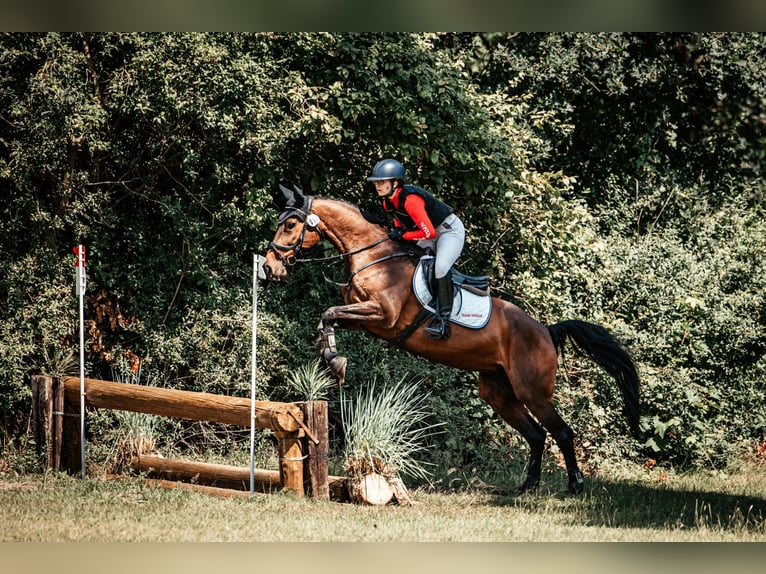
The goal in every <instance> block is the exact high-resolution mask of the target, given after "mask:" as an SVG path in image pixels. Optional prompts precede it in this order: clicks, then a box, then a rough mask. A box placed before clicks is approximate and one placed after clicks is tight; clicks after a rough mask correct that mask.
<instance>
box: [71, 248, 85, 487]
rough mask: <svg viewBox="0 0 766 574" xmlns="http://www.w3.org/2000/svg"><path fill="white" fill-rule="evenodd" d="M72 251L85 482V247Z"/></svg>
mask: <svg viewBox="0 0 766 574" xmlns="http://www.w3.org/2000/svg"><path fill="white" fill-rule="evenodd" d="M72 251H74V254H75V255H76V256H77V261H75V264H74V266H75V269H76V270H77V273H76V276H75V281H76V284H75V292H76V294H77V297H78V299H79V302H80V460H81V461H82V478H83V480H85V283H86V279H85V246H84V245H78V246H77V247H74V248H73V249H72Z"/></svg>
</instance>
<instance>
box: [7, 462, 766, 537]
mask: <svg viewBox="0 0 766 574" xmlns="http://www.w3.org/2000/svg"><path fill="white" fill-rule="evenodd" d="M559 474H560V473H559ZM559 474H555V475H549V476H546V477H545V484H546V487H545V488H543V489H541V491H540V492H538V493H537V494H534V495H530V494H524V495H497V494H491V493H488V492H484V491H479V490H475V491H463V492H455V493H429V492H425V491H417V490H416V491H414V492H411V493H410V494H411V496H412V498H413V500H414V501H415V505H414V506H413V507H400V506H396V505H388V506H382V507H365V506H357V505H352V504H341V503H337V502H318V501H315V500H312V499H298V498H296V497H294V496H292V495H290V494H287V493H279V494H273V495H261V496H256V497H255V498H253V499H252V500H247V499H244V500H243V499H221V498H213V497H209V496H205V495H202V494H197V493H188V492H181V491H166V490H163V489H159V488H153V487H148V486H145V485H144V484H142V483H141V482H140V481H138V480H125V481H123V480H121V481H104V480H100V479H88V480H85V481H82V480H80V479H78V478H76V477H69V476H66V475H60V474H48V475H44V476H43V475H26V476H11V475H10V473H4V474H0V524H3V525H4V527H3V528H2V530H1V531H0V532H2V534H0V541H5V542H11V541H29V542H53V541H97V542H114V541H162V542H170V541H184V542H191V541H257V542H356V541H370V542H372V541H375V542H392V541H399V542H419V541H434V542H458V541H459V542H478V541H482V542H491V541H506V542H511V541H512V542H526V541H561V542H563V541H566V542H572V541H631V542H632V541H640V542H645V541H675V542H708V541H747V542H751V541H760V542H764V541H766V527H765V526H764V518H766V472H764V468H763V466H756V465H749V466H741V467H738V468H733V469H731V470H729V471H728V472H720V471H717V472H697V473H693V474H688V475H683V476H681V475H674V474H672V473H671V474H670V475H665V474H661V473H659V472H656V473H655V472H644V471H642V470H634V471H632V474H633V475H634V476H632V477H619V476H612V477H606V476H604V474H606V473H602V476H601V477H597V478H591V479H589V480H588V482H587V485H586V490H585V492H584V494H583V495H582V496H580V497H572V496H569V495H567V494H566V493H565V490H566V485H565V483H564V480H565V478H564V477H563V475H562V476H559ZM613 474H614V473H613Z"/></svg>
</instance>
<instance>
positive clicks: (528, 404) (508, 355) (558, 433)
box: [263, 185, 640, 494]
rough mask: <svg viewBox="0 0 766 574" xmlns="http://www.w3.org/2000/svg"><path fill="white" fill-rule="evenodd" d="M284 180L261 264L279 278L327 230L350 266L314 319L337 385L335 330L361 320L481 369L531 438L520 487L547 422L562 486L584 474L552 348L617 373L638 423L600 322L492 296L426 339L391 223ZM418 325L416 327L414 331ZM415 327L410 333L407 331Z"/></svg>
mask: <svg viewBox="0 0 766 574" xmlns="http://www.w3.org/2000/svg"><path fill="white" fill-rule="evenodd" d="M280 188H281V190H282V192H283V194H284V195H285V198H286V199H287V206H286V208H285V210H284V211H283V212H282V213H281V215H280V216H279V219H278V225H277V231H276V234H275V236H274V239H273V241H272V242H271V244H270V245H269V250H268V253H267V255H266V257H265V261H264V265H263V270H264V272H265V274H266V277H267V278H268V279H269V280H272V281H279V280H281V279H283V278H284V277H286V276H287V273H288V269H289V268H290V267H291V266H292V265H293V264H294V263H295V262H296V261H298V260H299V257H300V256H301V254H302V252H303V251H305V250H308V249H310V248H312V247H313V246H315V245H316V244H317V243H319V242H320V241H321V240H322V239H323V238H326V239H327V240H328V241H329V242H330V243H332V244H333V245H334V246H335V248H336V249H337V251H338V253H339V255H338V256H337V257H338V259H339V260H342V261H343V262H344V264H345V267H346V277H347V281H346V282H345V284H343V285H342V286H341V293H342V296H343V301H344V304H343V305H338V306H333V307H330V308H328V309H327V310H325V311H324V313H323V314H322V316H321V319H320V321H319V325H318V327H317V331H318V338H317V341H318V351H319V354H320V356H321V357H323V358H324V359H325V360H326V361H327V362H328V364H329V366H330V369H331V371H332V373H333V375H334V376H335V377H336V378H337V380H338V384H339V385H341V384H342V383H343V378H344V377H345V370H346V358H345V357H342V356H341V355H339V354H338V351H337V348H336V343H335V336H334V333H335V329H336V328H342V329H351V330H359V329H362V330H364V331H366V332H368V333H370V334H371V335H373V336H375V337H378V338H380V339H383V340H386V341H388V342H390V343H395V344H397V345H398V346H400V347H401V348H403V349H405V350H407V351H409V352H411V353H414V354H416V355H419V356H421V357H424V358H426V359H428V360H430V361H433V362H436V363H441V364H444V365H447V366H450V367H454V368H457V369H462V370H467V371H477V372H478V373H479V396H481V398H482V399H484V400H485V401H486V402H487V403H489V405H491V407H492V409H493V410H494V411H495V412H496V413H497V414H498V415H499V416H500V417H501V418H502V419H503V420H505V421H506V422H507V423H508V424H509V425H511V427H513V428H514V429H516V430H517V431H518V432H519V433H520V434H521V436H523V437H524V439H525V440H526V441H527V443H529V447H530V457H529V462H528V464H527V469H526V478H525V480H524V483H523V484H522V485H521V487H520V490H521V491H528V490H534V489H536V488H537V487H538V485H539V482H540V476H541V469H542V457H543V452H544V448H545V437H546V430H547V432H550V433H551V435H552V436H553V438H554V439H555V441H556V443H557V444H558V446H559V448H560V449H561V453H562V454H563V456H564V461H565V464H566V471H567V477H568V488H569V490H570V491H571V492H573V493H575V494H579V493H580V492H582V490H583V486H584V480H583V476H582V473H581V472H580V469H579V468H578V465H577V460H576V457H575V449H574V433H573V431H572V429H571V428H570V427H569V425H568V424H567V423H566V422H565V421H564V420H563V419H562V418H561V416H559V414H558V413H557V412H556V409H555V408H554V406H553V400H552V398H553V392H554V382H555V379H556V371H557V367H558V353H559V352H562V353H563V348H564V344H565V342H566V341H567V340H569V341H570V344H572V346H573V347H574V348H575V349H576V350H577V351H579V352H580V353H582V354H584V355H586V356H587V357H589V358H590V359H591V360H593V361H594V362H595V363H596V364H598V365H599V366H600V367H602V368H603V369H604V370H605V371H606V372H607V373H608V374H610V375H611V376H612V377H613V378H614V379H615V381H616V382H617V384H618V386H619V388H620V391H621V393H622V397H623V401H624V412H625V415H626V417H627V419H628V422H629V425H630V428H631V430H632V431H633V432H634V433H635V432H637V431H638V422H639V416H640V415H639V378H638V374H637V372H636V368H635V365H634V364H633V361H632V359H631V357H630V355H629V353H628V352H627V351H626V350H625V348H624V347H623V346H622V345H621V344H620V343H619V342H618V341H617V340H616V339H615V338H614V336H613V335H612V334H611V333H610V332H609V331H607V330H606V329H604V328H603V327H600V326H598V325H595V324H592V323H587V322H584V321H579V320H570V321H563V322H560V323H556V324H555V325H549V326H547V327H546V326H544V325H542V324H541V323H539V322H538V321H536V320H535V319H533V318H531V317H530V316H529V315H527V314H526V313H525V312H524V311H523V310H522V309H520V308H519V307H518V306H516V305H514V304H513V303H510V302H507V301H504V300H502V299H499V298H497V297H493V298H492V308H491V314H490V317H489V320H488V322H487V324H486V326H484V327H482V328H480V329H468V328H465V327H461V326H459V325H454V324H453V325H452V335H451V336H450V338H449V339H447V340H435V339H429V338H426V337H425V336H424V334H423V327H422V325H421V326H416V325H417V323H416V322H415V321H416V318H417V317H418V316H419V315H420V314H421V311H422V306H421V304H420V303H419V302H418V301H417V300H416V298H415V296H414V295H413V292H412V290H411V288H410V285H411V281H412V278H413V273H414V272H415V267H416V261H413V258H412V257H410V256H408V253H407V248H406V247H405V246H403V245H402V244H401V243H399V242H396V241H393V240H391V239H389V237H388V229H387V228H386V227H385V226H384V225H382V224H380V223H379V222H373V221H371V220H370V219H369V218H368V217H366V216H365V214H363V213H362V212H361V210H360V209H359V208H358V207H356V206H354V205H352V204H350V203H348V202H345V201H341V200H337V199H329V198H324V197H320V196H311V195H303V193H302V192H301V190H300V189H298V188H295V187H293V188H292V189H288V188H286V187H284V186H282V185H280ZM413 327H414V330H413ZM410 331H411V332H410Z"/></svg>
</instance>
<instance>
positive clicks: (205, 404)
mask: <svg viewBox="0 0 766 574" xmlns="http://www.w3.org/2000/svg"><path fill="white" fill-rule="evenodd" d="M64 389H65V394H66V400H67V401H68V402H69V403H77V404H79V400H80V379H79V378H77V377H66V378H64ZM85 403H86V405H87V406H91V407H96V408H107V409H117V410H123V411H132V412H138V413H147V414H152V415H160V416H168V417H176V418H183V419H192V420H198V421H210V422H218V423H224V424H231V425H239V426H247V427H249V426H250V399H247V398H242V397H228V396H225V395H215V394H212V393H195V392H192V391H179V390H175V389H164V388H161V387H147V386H144V385H131V384H128V383H115V382H111V381H100V380H98V379H85ZM255 420H256V424H255V426H256V427H257V428H268V429H271V430H274V431H276V432H286V433H290V432H296V431H299V430H300V429H301V425H300V423H299V421H300V422H302V421H303V412H302V411H301V409H300V407H298V405H296V404H295V403H279V402H272V401H256V403H255Z"/></svg>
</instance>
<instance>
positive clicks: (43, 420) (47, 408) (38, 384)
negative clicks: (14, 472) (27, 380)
mask: <svg viewBox="0 0 766 574" xmlns="http://www.w3.org/2000/svg"><path fill="white" fill-rule="evenodd" d="M32 426H33V429H34V438H35V449H36V451H37V455H38V456H40V457H43V458H44V459H45V467H46V468H48V469H50V470H58V469H57V468H54V463H53V377H45V376H42V375H33V376H32Z"/></svg>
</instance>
